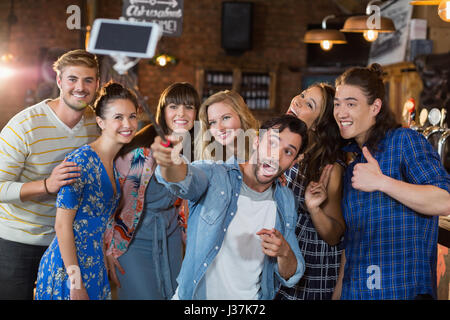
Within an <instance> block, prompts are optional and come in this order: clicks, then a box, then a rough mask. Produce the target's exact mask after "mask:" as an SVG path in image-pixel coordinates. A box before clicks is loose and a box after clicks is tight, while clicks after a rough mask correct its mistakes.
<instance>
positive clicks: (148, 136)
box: [119, 82, 200, 159]
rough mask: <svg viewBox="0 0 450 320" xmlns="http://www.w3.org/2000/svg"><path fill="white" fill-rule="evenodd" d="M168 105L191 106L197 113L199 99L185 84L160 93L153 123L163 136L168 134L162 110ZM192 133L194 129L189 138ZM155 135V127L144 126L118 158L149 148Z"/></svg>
mask: <svg viewBox="0 0 450 320" xmlns="http://www.w3.org/2000/svg"><path fill="white" fill-rule="evenodd" d="M170 103H174V104H177V105H178V104H184V105H191V106H194V107H195V109H196V110H197V111H198V108H199V106H200V98H199V96H198V93H197V90H195V88H194V87H193V86H192V85H191V84H189V83H187V82H176V83H173V84H171V85H170V86H168V87H167V88H166V89H164V91H163V92H162V93H161V96H160V97H159V102H158V106H157V109H156V119H155V121H156V123H158V124H159V125H160V126H161V128H162V129H163V131H164V133H165V134H169V127H168V126H167V123H166V118H165V113H164V108H165V107H166V106H167V105H169V104H170ZM193 131H194V128H192V129H191V130H190V133H191V137H193V136H194V134H193ZM156 135H157V133H156V130H155V127H154V126H153V125H152V124H148V125H146V126H145V127H143V128H142V129H141V130H139V131H138V132H137V133H136V136H135V137H134V138H133V140H132V141H131V142H130V143H128V144H127V145H125V146H124V147H123V148H122V149H121V150H120V152H119V156H123V155H125V154H127V153H129V152H131V151H132V150H134V149H137V148H142V147H150V145H151V144H152V143H153V141H154V140H155V137H156ZM192 143H193V141H192ZM191 150H192V152H193V150H194V148H193V147H192V146H191ZM191 159H192V157H191Z"/></svg>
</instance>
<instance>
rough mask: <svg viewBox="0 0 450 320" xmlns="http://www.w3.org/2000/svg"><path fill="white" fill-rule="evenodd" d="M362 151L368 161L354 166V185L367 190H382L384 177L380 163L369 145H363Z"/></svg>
mask: <svg viewBox="0 0 450 320" xmlns="http://www.w3.org/2000/svg"><path fill="white" fill-rule="evenodd" d="M362 152H363V155H364V157H365V158H366V159H367V163H358V164H357V165H355V167H354V168H353V177H352V187H353V188H355V189H357V190H360V191H365V192H372V191H377V190H380V184H381V183H382V182H383V177H384V175H383V172H381V169H380V165H379V164H378V161H377V160H376V159H375V158H374V157H373V156H372V154H371V153H370V152H369V149H367V147H363V149H362Z"/></svg>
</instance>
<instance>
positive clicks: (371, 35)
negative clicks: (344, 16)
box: [363, 30, 378, 42]
mask: <svg viewBox="0 0 450 320" xmlns="http://www.w3.org/2000/svg"><path fill="white" fill-rule="evenodd" d="M363 37H364V39H366V41H369V42H374V41H375V40H377V39H378V31H376V30H366V31H364V32H363Z"/></svg>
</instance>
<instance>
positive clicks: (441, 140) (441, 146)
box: [438, 108, 450, 166]
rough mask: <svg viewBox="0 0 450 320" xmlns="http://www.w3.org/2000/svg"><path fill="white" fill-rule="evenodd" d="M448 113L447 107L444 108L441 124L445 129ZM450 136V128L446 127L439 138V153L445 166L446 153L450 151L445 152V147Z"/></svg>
mask: <svg viewBox="0 0 450 320" xmlns="http://www.w3.org/2000/svg"><path fill="white" fill-rule="evenodd" d="M446 115H447V110H446V109H445V108H442V110H441V123H440V126H441V128H443V129H444V126H445V118H446ZM449 137H450V130H449V129H445V132H444V133H442V134H441V137H440V138H439V142H438V154H439V156H440V157H441V161H442V164H444V166H445V160H446V159H445V158H446V154H447V153H448V152H445V150H444V147H445V145H446V143H447V139H448V138H449Z"/></svg>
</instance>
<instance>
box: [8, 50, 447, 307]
mask: <svg viewBox="0 0 450 320" xmlns="http://www.w3.org/2000/svg"><path fill="white" fill-rule="evenodd" d="M54 69H55V71H56V73H57V75H56V82H57V85H58V87H59V89H60V95H59V97H58V98H56V99H48V100H44V101H42V102H39V103H38V104H36V105H34V106H31V107H28V108H26V109H24V110H23V111H22V112H20V113H18V114H17V115H15V116H14V117H13V118H12V119H11V120H10V121H9V122H8V124H7V125H6V126H5V127H4V128H3V130H2V131H1V134H0V283H1V286H0V299H33V298H34V299H37V300H47V299H49V300H53V299H71V300H76V299H110V298H111V287H110V281H112V282H114V283H115V285H116V286H117V298H118V299H123V300H126V299H155V300H157V299H182V300H184V299H213V300H216V299H225V300H227V299H245V300H254V299H265V300H271V299H279V300H284V299H286V300H313V299H315V300H317V299H352V300H353V299H377V300H378V299H428V298H430V299H435V298H436V279H437V277H436V260H437V236H438V216H439V215H449V214H450V194H449V190H450V176H449V175H448V173H447V172H446V170H445V169H444V167H443V166H442V164H441V162H440V158H439V156H438V155H437V153H436V152H435V151H434V150H433V148H432V146H431V145H430V144H429V143H428V142H427V141H426V139H425V138H424V137H423V136H422V135H421V134H419V133H417V132H416V131H413V130H410V129H407V128H402V127H401V126H400V125H399V124H398V123H397V122H396V121H395V118H394V116H393V114H392V113H391V110H390V108H389V106H388V105H387V101H386V99H385V87H384V84H383V80H382V77H381V76H382V68H381V66H380V65H378V64H372V65H371V66H369V67H366V68H363V67H354V68H350V69H348V70H346V71H345V72H344V73H343V74H342V75H340V76H339V77H338V78H337V79H336V82H335V87H333V86H331V85H329V84H325V83H316V84H313V85H311V86H310V87H308V88H307V89H305V90H304V91H302V92H301V93H300V94H299V95H297V96H295V97H294V98H293V99H292V101H291V103H290V106H289V108H288V110H287V112H286V114H284V115H279V116H277V117H274V118H272V119H270V120H268V121H266V122H264V123H263V124H261V125H260V123H259V121H257V120H256V119H255V117H254V116H253V115H252V113H251V111H250V110H249V108H248V107H247V105H246V104H245V101H244V99H243V98H242V97H241V96H240V95H239V94H238V93H237V92H234V91H229V90H226V91H221V92H218V93H215V94H213V95H212V96H210V97H208V98H207V99H206V100H205V101H204V102H203V103H202V102H201V101H200V98H199V95H198V93H197V91H196V89H195V88H194V87H193V86H192V85H190V84H189V83H186V82H178V83H174V84H172V85H170V86H169V87H167V88H166V89H165V90H164V91H163V92H162V94H161V95H160V98H159V102H158V105H157V108H156V122H157V124H158V125H159V126H160V127H161V129H162V131H163V132H164V134H165V135H166V136H165V139H164V140H168V141H170V142H171V144H170V145H167V144H164V143H163V142H167V141H163V140H162V139H161V137H160V136H159V135H158V134H157V130H155V126H154V125H152V124H150V125H147V126H145V127H143V128H142V129H140V130H138V126H139V124H138V114H139V112H138V111H139V103H138V99H137V97H136V95H135V94H134V93H133V92H132V90H130V89H128V88H126V87H124V86H122V85H121V84H119V83H115V82H108V83H106V84H105V85H103V86H102V87H101V88H100V90H99V68H98V62H97V58H96V57H95V55H93V54H91V53H89V52H86V51H84V50H81V49H80V50H73V51H69V52H67V53H65V54H64V55H62V56H61V57H59V59H58V60H57V61H56V62H55V64H54ZM91 107H92V108H91ZM196 121H198V122H197V123H198V124H199V126H200V130H199V132H194V124H195V123H196ZM248 132H250V133H252V132H253V133H254V134H253V135H248V134H247V133H248ZM207 135H209V138H208V139H205V138H204V137H205V136H207ZM242 135H244V139H241V138H242ZM238 141H244V144H242V143H241V144H239V143H237V142H238ZM191 160H195V161H191ZM34 291H35V293H33V292H34Z"/></svg>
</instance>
